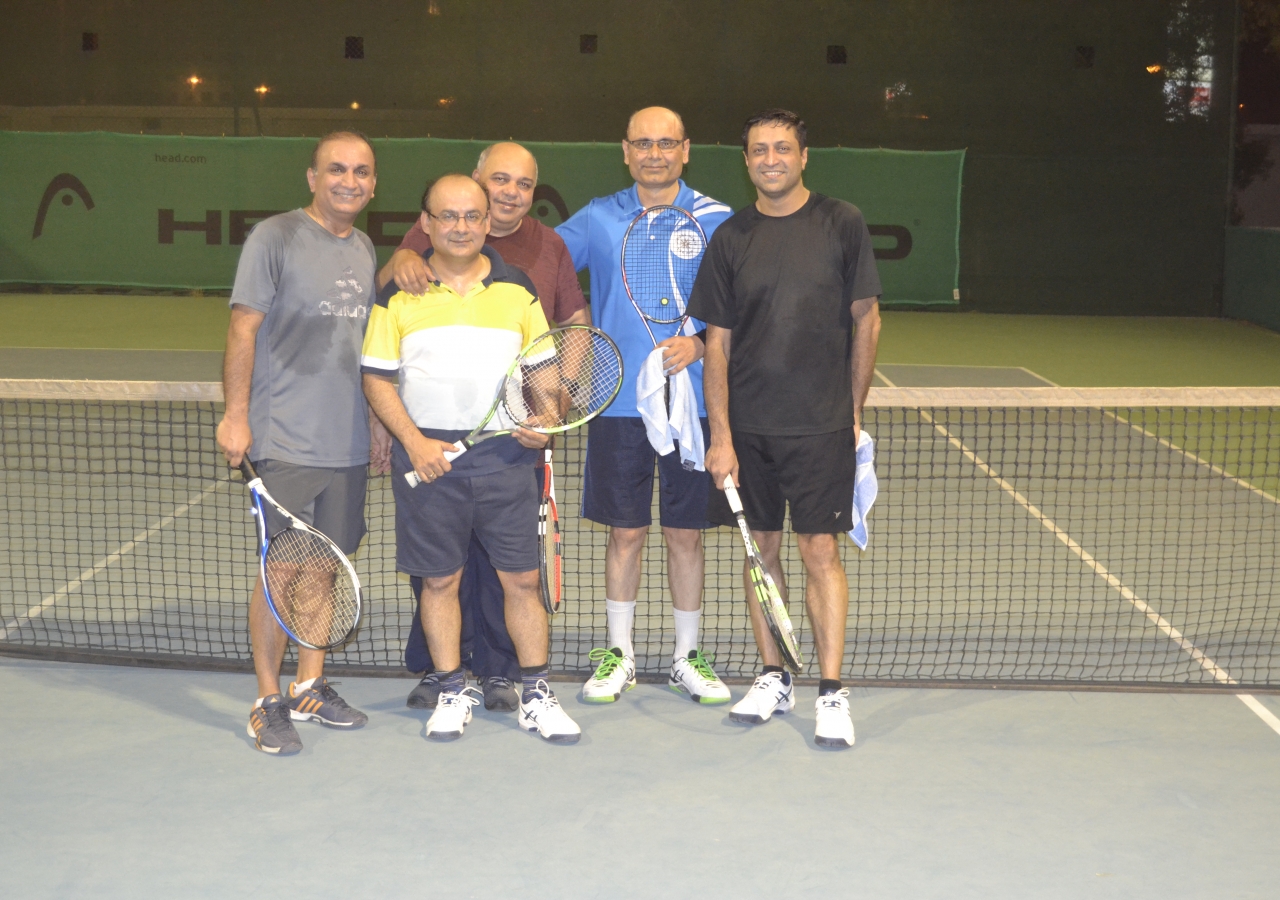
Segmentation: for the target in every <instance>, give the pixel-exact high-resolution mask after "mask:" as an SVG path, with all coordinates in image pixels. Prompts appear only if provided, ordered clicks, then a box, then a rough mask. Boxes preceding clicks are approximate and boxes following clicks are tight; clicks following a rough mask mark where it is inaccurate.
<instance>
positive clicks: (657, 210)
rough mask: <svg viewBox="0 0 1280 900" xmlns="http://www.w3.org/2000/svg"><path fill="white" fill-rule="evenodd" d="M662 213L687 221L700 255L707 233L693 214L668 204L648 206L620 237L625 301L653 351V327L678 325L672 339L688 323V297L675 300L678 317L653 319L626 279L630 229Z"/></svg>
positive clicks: (668, 252)
mask: <svg viewBox="0 0 1280 900" xmlns="http://www.w3.org/2000/svg"><path fill="white" fill-rule="evenodd" d="M663 212H674V213H676V214H678V215H680V216H681V217H683V218H684V219H687V220H688V222H689V224H690V225H692V226H693V228H694V230H696V231H697V233H698V237H700V238H701V239H702V254H705V253H706V251H707V233H706V232H705V231H703V230H702V225H701V224H699V223H698V220H697V219H695V218H694V216H693V213H691V212H689V211H688V210H687V209H685V208H684V207H681V206H672V205H670V204H667V205H662V206H650V207H649V208H648V209H646V210H644V211H643V212H641V213H640V215H638V216H636V217H635V218H634V219H632V220H631V224H630V225H628V226H627V231H626V233H625V234H624V235H623V236H622V260H621V264H622V286H623V288H624V289H625V290H626V292H627V299H628V300H630V301H631V306H632V307H633V308H634V309H635V311H636V314H637V315H638V316H640V321H642V322H643V323H644V327H645V330H646V331H648V332H649V340H651V341H653V346H654V348H655V349H656V348H657V346H658V338H657V336H656V335H654V333H653V326H654V325H672V324H676V323H678V324H676V330H675V334H673V335H672V337H679V336H680V335H681V334H683V332H684V327H685V325H686V324H687V323H688V321H689V313H688V307H689V298H688V297H682V298H677V300H676V308H677V309H678V310H679V312H680V315H679V316H677V317H675V318H673V319H655V318H653V317H652V316H650V315H648V314H647V313H646V312H645V311H644V310H643V309H641V308H640V304H639V303H638V302H636V297H635V293H634V292H633V290H632V286H631V281H630V280H629V279H628V278H627V246H628V243H629V241H630V238H631V232H632V229H634V228H635V227H636V226H637V225H639V224H640V223H641V222H648V221H651V220H652V219H653V218H654V217H655V214H661V213H663ZM677 230H679V229H678V228H677V229H674V230H673V232H672V233H673V234H674V233H675V231H677ZM670 253H671V249H670V247H668V248H667V258H668V266H670ZM702 254H699V262H701V257H702ZM674 280H675V276H674V274H673V275H672V281H674Z"/></svg>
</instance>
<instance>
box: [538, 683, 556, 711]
mask: <svg viewBox="0 0 1280 900" xmlns="http://www.w3.org/2000/svg"><path fill="white" fill-rule="evenodd" d="M533 689H534V690H535V691H537V692H538V693H539V694H541V695H542V696H541V697H535V698H534V699H536V700H541V701H542V702H543V703H545V704H546V705H547V706H548V707H552V706H559V705H560V698H559V697H557V696H556V695H555V694H553V693H551V685H549V684H547V682H546V681H544V680H543V679H541V678H539V679H538V681H537V683H536V684H534V686H533Z"/></svg>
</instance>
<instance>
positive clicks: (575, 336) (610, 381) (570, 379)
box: [503, 328, 622, 432]
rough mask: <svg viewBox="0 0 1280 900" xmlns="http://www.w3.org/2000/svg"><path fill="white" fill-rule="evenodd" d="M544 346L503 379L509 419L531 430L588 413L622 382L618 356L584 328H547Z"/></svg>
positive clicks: (556, 426)
mask: <svg viewBox="0 0 1280 900" xmlns="http://www.w3.org/2000/svg"><path fill="white" fill-rule="evenodd" d="M549 340H550V341H551V342H552V343H553V346H552V347H550V348H535V349H538V350H541V352H539V353H537V354H536V355H531V356H530V357H529V358H527V359H525V360H522V361H521V363H520V365H518V366H517V367H516V371H515V372H514V373H513V374H512V376H511V377H509V378H508V379H507V383H506V385H505V387H504V389H503V402H504V404H505V406H506V408H507V412H508V413H509V414H510V416H511V419H512V421H513V422H515V423H516V424H519V425H523V426H524V427H526V428H530V429H532V430H534V431H543V432H548V431H560V430H564V429H566V428H571V427H573V426H574V425H577V424H578V423H580V422H584V421H586V420H587V419H590V418H592V417H593V416H595V415H596V414H597V413H599V412H600V411H601V410H603V409H604V408H605V407H606V406H608V405H609V403H610V402H611V401H612V400H613V398H614V396H615V395H616V394H617V392H618V388H619V387H620V386H621V384H622V358H621V357H620V356H619V355H618V352H617V350H616V349H615V348H614V346H613V344H612V343H611V342H610V341H609V339H608V338H606V337H605V336H604V335H602V334H600V333H598V332H596V331H595V330H593V329H589V328H581V329H578V328H565V329H560V330H558V331H555V332H553V333H552V336H551V338H550V339H549Z"/></svg>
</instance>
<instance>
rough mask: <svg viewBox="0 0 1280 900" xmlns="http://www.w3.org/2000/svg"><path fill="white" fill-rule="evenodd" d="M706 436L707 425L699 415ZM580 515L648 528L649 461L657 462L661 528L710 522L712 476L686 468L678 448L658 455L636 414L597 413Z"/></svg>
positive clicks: (614, 524)
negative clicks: (709, 504) (681, 460)
mask: <svg viewBox="0 0 1280 900" xmlns="http://www.w3.org/2000/svg"><path fill="white" fill-rule="evenodd" d="M701 421H702V433H703V435H704V436H705V441H706V443H707V444H708V445H709V444H710V443H711V429H710V428H708V427H707V420H706V419H702V420H701ZM587 427H588V429H589V431H588V433H587V465H586V471H585V473H584V474H583V484H582V517H583V518H584V519H590V520H591V521H592V522H599V523H600V524H601V525H609V526H611V527H613V528H648V527H649V525H650V524H652V522H653V512H652V510H653V464H654V461H655V460H656V461H657V464H658V492H659V493H658V517H659V521H660V522H661V524H662V527H663V528H697V529H702V528H710V527H711V523H709V522H708V521H707V497H708V496H709V494H710V492H711V476H710V475H708V474H707V473H706V472H688V471H686V470H685V468H684V466H682V465H681V464H680V450H679V448H676V449H675V450H673V451H672V452H671V453H668V454H667V455H666V456H658V454H657V451H655V450H654V449H653V447H652V446H651V445H650V444H649V438H648V436H647V435H646V434H645V431H644V420H643V419H641V418H640V417H639V416H635V417H634V418H633V417H630V416H601V417H600V418H598V419H595V420H593V421H592V422H591V424H590V425H589V426H587Z"/></svg>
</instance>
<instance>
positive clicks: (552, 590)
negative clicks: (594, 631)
mask: <svg viewBox="0 0 1280 900" xmlns="http://www.w3.org/2000/svg"><path fill="white" fill-rule="evenodd" d="M561 562H562V560H561V556H560V514H559V513H558V512H557V511H556V488H555V481H554V479H553V478H552V474H551V445H550V444H548V445H547V448H546V450H544V451H543V465H542V505H541V506H540V507H539V509H538V576H539V578H540V580H541V582H542V605H543V606H545V607H546V608H547V612H548V613H551V614H553V615H554V614H555V613H556V612H558V611H559V610H560V593H561V589H562V587H563V579H562V571H563V570H562V568H561Z"/></svg>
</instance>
